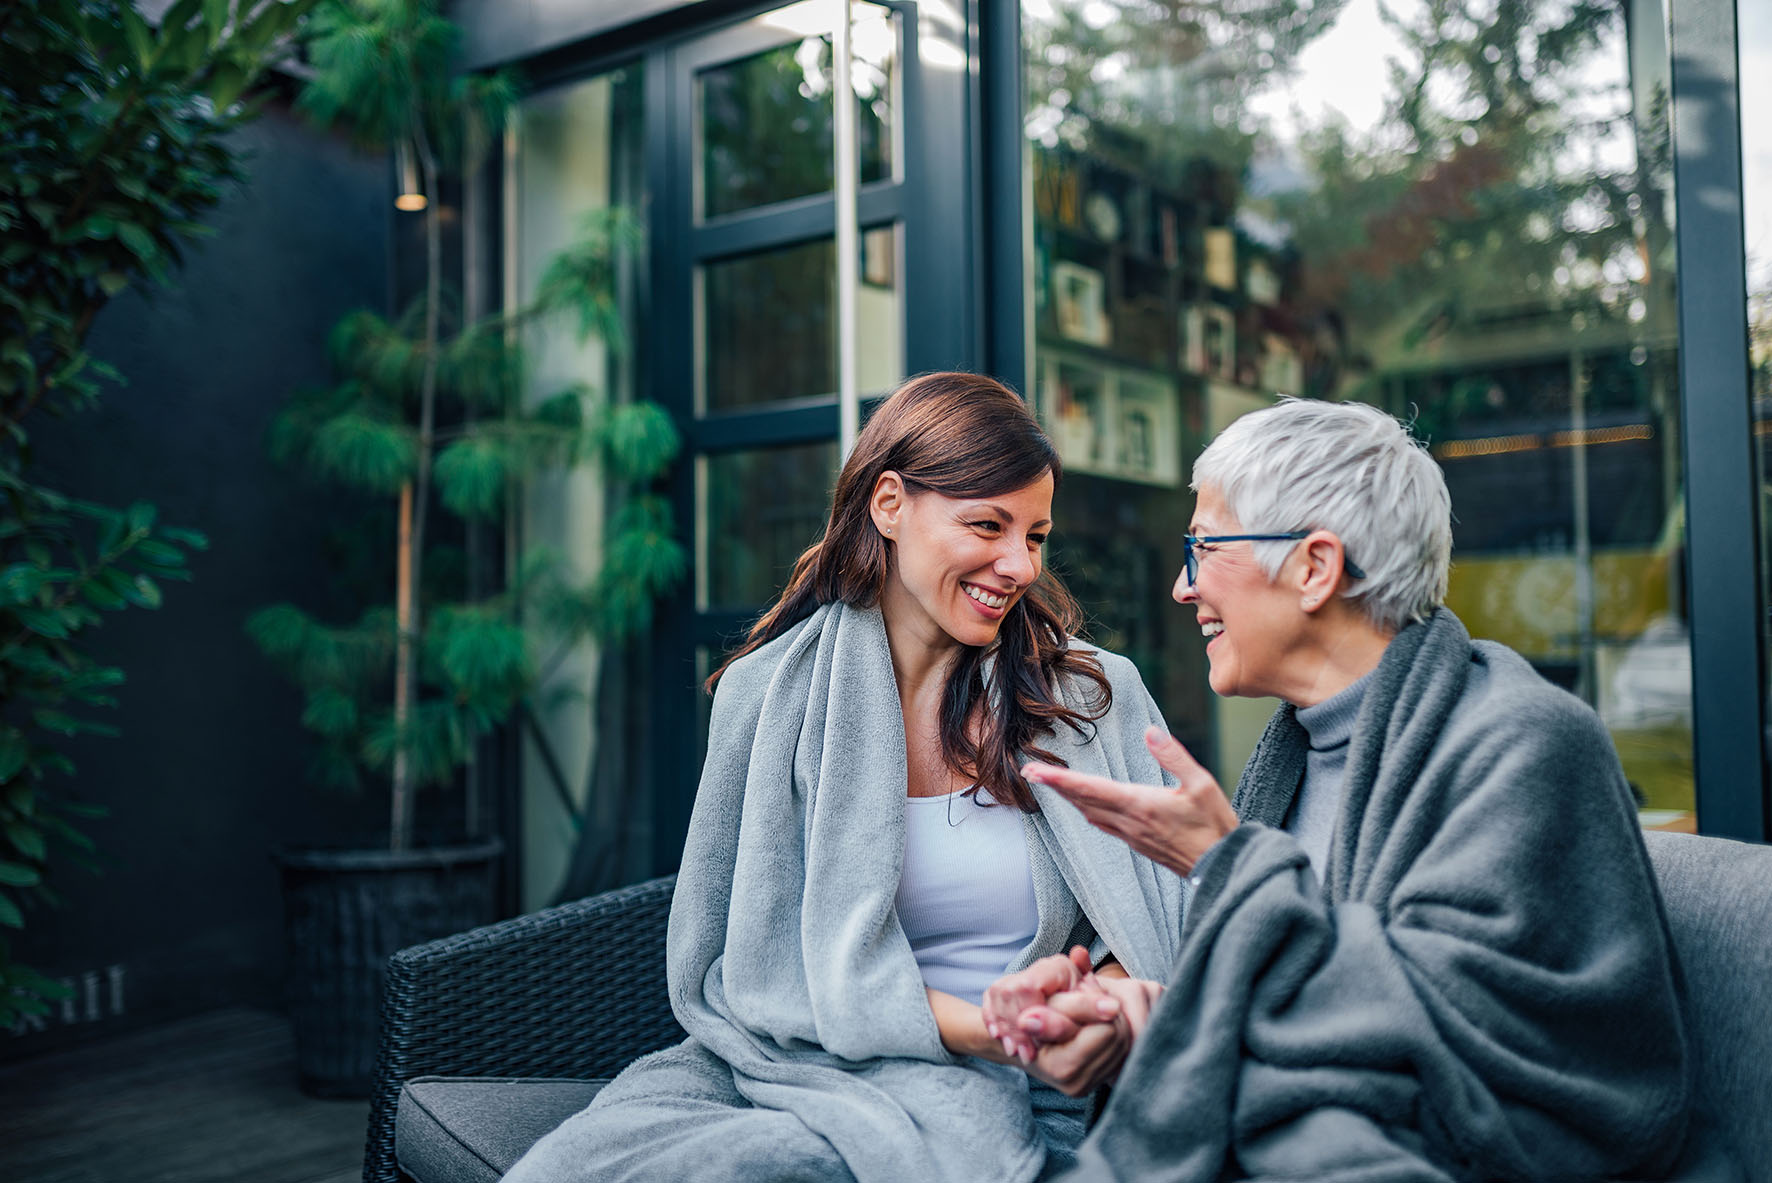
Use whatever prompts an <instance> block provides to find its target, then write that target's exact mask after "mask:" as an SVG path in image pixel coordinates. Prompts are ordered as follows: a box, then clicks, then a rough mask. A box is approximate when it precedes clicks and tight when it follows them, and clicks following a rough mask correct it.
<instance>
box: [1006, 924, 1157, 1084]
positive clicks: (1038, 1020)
mask: <svg viewBox="0 0 1772 1183" xmlns="http://www.w3.org/2000/svg"><path fill="white" fill-rule="evenodd" d="M1162 992H1163V987H1161V986H1159V985H1158V984H1157V983H1155V982H1144V981H1138V980H1136V979H1133V978H1129V977H1127V976H1126V974H1125V973H1124V971H1121V970H1120V968H1119V966H1117V965H1110V966H1107V967H1105V968H1103V969H1102V970H1099V971H1098V970H1096V969H1094V968H1093V967H1092V966H1091V965H1090V963H1089V951H1088V950H1087V949H1085V948H1083V946H1081V945H1078V946H1077V947H1076V948H1074V949H1072V950H1071V951H1070V955H1069V956H1068V957H1067V956H1052V957H1042V958H1041V959H1040V960H1038V961H1036V962H1034V963H1033V964H1032V965H1030V966H1028V967H1027V968H1026V969H1024V970H1021V971H1020V972H1018V973H1013V974H1007V975H1005V976H1004V977H1001V978H999V979H997V981H996V982H994V983H993V984H992V985H991V987H990V988H989V989H988V990H986V991H985V994H984V1001H983V1006H982V1009H983V1011H984V1026H985V1031H986V1032H987V1033H988V1034H989V1035H990V1037H991V1038H992V1039H994V1040H996V1041H997V1042H998V1043H1000V1044H1002V1046H1003V1052H1004V1055H1005V1056H1006V1057H1009V1058H1011V1059H1013V1060H1014V1061H1015V1062H1017V1063H1019V1064H1020V1065H1021V1066H1022V1067H1023V1068H1024V1069H1025V1070H1026V1071H1027V1073H1028V1074H1029V1075H1030V1076H1036V1077H1038V1078H1040V1079H1041V1080H1044V1081H1046V1082H1047V1083H1048V1084H1050V1085H1052V1086H1053V1087H1054V1088H1056V1089H1058V1090H1059V1091H1060V1092H1063V1093H1065V1094H1066V1095H1068V1096H1072V1097H1080V1096H1082V1095H1083V1094H1085V1093H1090V1092H1093V1091H1094V1090H1095V1089H1096V1088H1098V1087H1099V1086H1101V1085H1102V1084H1105V1083H1107V1082H1108V1081H1110V1080H1112V1079H1113V1078H1114V1077H1115V1076H1117V1075H1119V1072H1120V1065H1121V1064H1122V1063H1124V1062H1125V1060H1126V1056H1127V1054H1128V1053H1129V1052H1130V1051H1131V1050H1132V1042H1133V1040H1135V1039H1137V1038H1138V1036H1139V1034H1140V1033H1142V1032H1143V1031H1144V1025H1145V1022H1146V1021H1147V1020H1148V1019H1149V1018H1150V1012H1151V1007H1152V1006H1154V1005H1155V1004H1156V1000H1157V998H1158V997H1159V996H1160V995H1161V994H1162Z"/></svg>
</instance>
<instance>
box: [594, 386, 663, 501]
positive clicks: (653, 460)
mask: <svg viewBox="0 0 1772 1183" xmlns="http://www.w3.org/2000/svg"><path fill="white" fill-rule="evenodd" d="M601 435H602V437H603V446H604V450H605V453H606V455H607V456H608V459H609V464H610V467H611V468H612V469H613V470H614V471H615V473H616V475H617V476H619V477H620V478H621V479H623V480H629V481H640V482H645V481H652V480H656V479H657V478H658V477H659V476H661V475H663V473H664V471H665V469H666V468H667V467H669V465H670V463H671V461H672V460H673V459H675V458H676V455H677V451H678V449H679V448H680V447H681V446H682V438H681V437H680V436H679V435H678V434H677V428H676V425H675V424H673V423H672V422H671V417H670V416H669V415H667V414H666V413H665V411H664V409H663V408H662V407H660V406H659V405H658V404H656V403H651V402H638V403H627V404H624V405H621V406H617V407H611V408H609V410H608V411H606V412H605V414H604V419H603V423H602V424H601Z"/></svg>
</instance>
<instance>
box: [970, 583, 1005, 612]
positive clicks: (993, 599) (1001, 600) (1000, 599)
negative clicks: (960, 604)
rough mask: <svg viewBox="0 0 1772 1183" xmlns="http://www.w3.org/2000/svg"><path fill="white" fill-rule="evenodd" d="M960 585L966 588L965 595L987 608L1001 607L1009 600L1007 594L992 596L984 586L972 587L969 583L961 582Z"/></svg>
mask: <svg viewBox="0 0 1772 1183" xmlns="http://www.w3.org/2000/svg"><path fill="white" fill-rule="evenodd" d="M960 586H961V587H963V588H965V589H966V594H967V595H969V596H971V597H972V598H973V599H975V600H977V601H978V602H979V603H981V604H983V605H985V606H986V607H987V608H1001V607H1002V606H1003V605H1004V604H1007V603H1008V602H1009V597H1008V596H994V595H992V594H991V593H990V592H988V591H986V590H984V588H982V587H973V586H972V585H971V584H970V583H963V584H961V585H960Z"/></svg>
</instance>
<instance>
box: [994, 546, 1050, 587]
mask: <svg viewBox="0 0 1772 1183" xmlns="http://www.w3.org/2000/svg"><path fill="white" fill-rule="evenodd" d="M996 568H997V574H999V575H1001V576H1002V577H1003V578H1005V579H1013V580H1014V581H1015V583H1016V586H1018V587H1026V586H1027V585H1028V584H1030V583H1032V582H1033V581H1034V578H1035V577H1036V576H1038V575H1039V574H1040V570H1039V568H1038V567H1036V566H1035V565H1034V552H1033V551H1032V550H1031V549H1029V547H1028V545H1027V542H1026V540H1024V539H1020V538H1005V539H1004V540H1003V545H1002V546H1001V547H999V548H998V551H997V562H996Z"/></svg>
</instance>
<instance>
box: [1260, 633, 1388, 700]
mask: <svg viewBox="0 0 1772 1183" xmlns="http://www.w3.org/2000/svg"><path fill="white" fill-rule="evenodd" d="M1322 624H1323V625H1324V626H1325V627H1322V628H1320V629H1316V630H1312V633H1311V635H1309V636H1308V637H1307V638H1306V639H1305V643H1304V646H1303V652H1301V653H1300V654H1299V655H1298V657H1297V658H1296V659H1294V660H1293V661H1290V662H1288V665H1290V666H1292V667H1293V668H1295V669H1298V670H1299V671H1300V675H1299V676H1298V677H1297V678H1296V679H1295V680H1294V682H1293V685H1292V686H1290V687H1289V688H1288V689H1287V690H1286V692H1285V693H1283V694H1281V695H1280V697H1281V698H1283V699H1285V700H1286V701H1287V702H1289V703H1291V704H1292V705H1293V706H1296V707H1311V706H1316V705H1317V704H1318V703H1320V702H1327V701H1328V700H1329V699H1331V698H1334V697H1335V696H1336V695H1337V694H1340V693H1341V692H1342V691H1343V690H1346V689H1347V688H1348V687H1349V686H1352V685H1353V684H1354V683H1355V682H1357V681H1359V680H1360V679H1361V678H1363V677H1365V676H1366V675H1367V674H1369V673H1371V672H1372V671H1373V670H1375V669H1377V668H1378V663H1379V660H1380V659H1381V658H1383V657H1384V651H1385V649H1386V648H1388V647H1389V645H1390V643H1391V639H1392V638H1393V637H1395V636H1396V634H1395V633H1392V632H1387V631H1385V630H1384V629H1381V628H1379V627H1378V626H1377V625H1375V624H1373V623H1372V621H1371V620H1370V619H1368V618H1367V617H1366V615H1365V613H1363V612H1360V611H1358V610H1357V609H1353V610H1348V611H1346V613H1345V615H1342V616H1341V618H1340V619H1335V620H1325V621H1323V622H1322Z"/></svg>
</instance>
